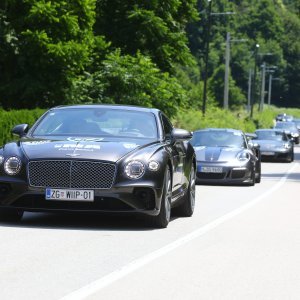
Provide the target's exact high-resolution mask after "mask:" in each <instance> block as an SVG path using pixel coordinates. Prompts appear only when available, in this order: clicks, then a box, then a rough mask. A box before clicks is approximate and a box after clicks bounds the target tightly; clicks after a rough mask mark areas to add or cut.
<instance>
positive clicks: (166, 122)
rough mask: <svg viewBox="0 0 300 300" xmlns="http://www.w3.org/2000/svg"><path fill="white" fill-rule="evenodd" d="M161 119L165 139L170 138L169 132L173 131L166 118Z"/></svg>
mask: <svg viewBox="0 0 300 300" xmlns="http://www.w3.org/2000/svg"><path fill="white" fill-rule="evenodd" d="M161 117H162V123H163V126H164V132H165V136H166V138H170V137H171V132H172V130H173V126H172V124H171V122H170V121H169V120H168V118H167V117H166V116H164V115H162V116H161Z"/></svg>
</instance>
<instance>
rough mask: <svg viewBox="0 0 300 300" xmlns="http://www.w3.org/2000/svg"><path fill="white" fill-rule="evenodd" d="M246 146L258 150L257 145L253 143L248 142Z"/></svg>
mask: <svg viewBox="0 0 300 300" xmlns="http://www.w3.org/2000/svg"><path fill="white" fill-rule="evenodd" d="M248 146H249V147H250V148H251V149H258V148H259V144H258V143H255V142H254V141H249V142H248Z"/></svg>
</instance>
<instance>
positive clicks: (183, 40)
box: [0, 0, 300, 116]
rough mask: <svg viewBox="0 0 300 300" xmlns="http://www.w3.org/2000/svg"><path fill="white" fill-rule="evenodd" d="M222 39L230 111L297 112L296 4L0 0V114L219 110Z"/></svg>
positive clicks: (299, 44) (299, 54)
mask: <svg viewBox="0 0 300 300" xmlns="http://www.w3.org/2000/svg"><path fill="white" fill-rule="evenodd" d="M228 33H230V36H231V40H230V42H228V43H227V45H228V44H229V45H230V72H229V107H230V108H232V109H234V108H236V107H241V106H242V107H244V106H245V105H246V104H247V96H248V90H249V82H252V88H251V89H250V91H251V92H252V96H251V101H256V102H257V101H258V99H259V97H260V96H259V93H260V90H261V88H260V87H261V81H262V77H263V76H262V74H263V73H264V74H265V86H266V88H265V89H266V91H267V90H268V80H269V78H270V74H272V77H271V79H273V80H272V81H271V82H272V104H276V105H279V106H286V107H300V40H299V36H300V0H285V1H284V0H232V1H227V0H218V1H217V0H211V1H208V0H198V1H197V0H184V1H183V0H147V1H145V0H68V1H67V0H51V1H47V0H1V2H0V107H2V108H4V109H12V108H14V109H15V108H17V109H18V108H35V107H40V108H47V107H51V106H54V105H61V104H71V103H121V104H134V105H143V106H153V107H158V108H160V109H162V110H164V111H165V112H166V113H167V114H169V115H170V116H172V115H174V114H175V113H176V112H177V109H178V108H183V107H186V108H191V109H199V110H200V109H201V107H202V105H203V102H202V101H203V97H202V95H203V85H204V81H205V78H207V95H208V96H207V105H209V106H220V107H222V106H223V94H224V73H225V49H226V36H227V35H228ZM207 45H209V52H207V49H208V47H207ZM206 54H208V57H207V61H206ZM206 62H207V63H206ZM206 66H207V72H205V71H206ZM262 66H265V69H264V70H265V72H263V71H262V70H263V68H262ZM206 75H207V76H206ZM249 80H250V81H249ZM254 80H255V84H254ZM253 87H254V88H253ZM253 95H254V96H253ZM264 96H265V101H267V92H266V94H265V95H264Z"/></svg>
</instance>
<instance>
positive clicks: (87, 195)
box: [46, 188, 94, 202]
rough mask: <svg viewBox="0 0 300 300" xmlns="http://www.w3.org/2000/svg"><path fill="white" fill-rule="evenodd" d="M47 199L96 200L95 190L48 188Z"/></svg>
mask: <svg viewBox="0 0 300 300" xmlns="http://www.w3.org/2000/svg"><path fill="white" fill-rule="evenodd" d="M46 200H61V201H89V202H92V201H94V191H93V190H63V189H50V188H48V189H46Z"/></svg>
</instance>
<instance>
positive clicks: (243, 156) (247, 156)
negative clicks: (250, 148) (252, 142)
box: [237, 152, 250, 161]
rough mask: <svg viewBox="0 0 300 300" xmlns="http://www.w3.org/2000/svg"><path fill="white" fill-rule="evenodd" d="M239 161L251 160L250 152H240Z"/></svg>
mask: <svg viewBox="0 0 300 300" xmlns="http://www.w3.org/2000/svg"><path fill="white" fill-rule="evenodd" d="M237 159H238V160H239V161H248V160H250V154H249V153H248V152H240V153H239V154H238V156H237Z"/></svg>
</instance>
